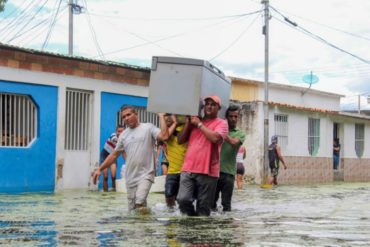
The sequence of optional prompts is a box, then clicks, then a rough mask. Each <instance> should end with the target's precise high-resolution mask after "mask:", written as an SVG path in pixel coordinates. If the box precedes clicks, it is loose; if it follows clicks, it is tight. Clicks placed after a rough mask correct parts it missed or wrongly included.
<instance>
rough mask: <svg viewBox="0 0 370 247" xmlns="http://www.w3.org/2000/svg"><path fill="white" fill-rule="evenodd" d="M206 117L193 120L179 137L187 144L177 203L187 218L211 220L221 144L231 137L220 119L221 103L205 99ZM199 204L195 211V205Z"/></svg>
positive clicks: (188, 122)
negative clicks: (195, 217)
mask: <svg viewBox="0 0 370 247" xmlns="http://www.w3.org/2000/svg"><path fill="white" fill-rule="evenodd" d="M204 103H205V105H204V109H203V110H204V117H203V118H202V119H201V118H199V117H198V116H192V117H190V118H188V119H187V121H186V123H185V126H184V128H183V130H182V132H181V133H180V135H179V136H178V142H179V144H181V143H185V142H186V141H188V149H187V152H186V155H185V160H184V164H183V167H182V172H181V178H180V188H179V192H178V195H177V201H178V203H179V206H180V211H181V213H183V214H187V215H188V216H196V215H198V216H209V215H210V213H211V207H212V203H213V200H214V196H215V190H216V186H217V180H218V177H219V174H220V150H221V144H222V142H223V140H224V138H225V136H226V135H227V133H228V125H227V122H226V121H225V120H223V119H221V118H218V117H217V114H218V112H219V110H220V109H221V100H220V98H219V97H218V96H216V95H212V96H208V97H206V98H205V99H204ZM194 199H196V200H197V205H196V209H195V208H194V205H193V201H194Z"/></svg>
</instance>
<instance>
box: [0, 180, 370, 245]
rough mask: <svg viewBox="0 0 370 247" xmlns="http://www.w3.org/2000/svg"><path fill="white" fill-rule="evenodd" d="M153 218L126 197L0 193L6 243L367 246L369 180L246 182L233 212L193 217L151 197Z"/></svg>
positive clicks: (0, 229)
mask: <svg viewBox="0 0 370 247" xmlns="http://www.w3.org/2000/svg"><path fill="white" fill-rule="evenodd" d="M149 206H150V207H151V209H152V213H151V214H150V215H141V216H138V215H130V214H129V213H128V212H127V201H126V195H125V194H121V193H98V192H86V191H67V192H62V193H55V194H26V195H4V194H3V195H0V245H7V246H55V245H58V246H71V245H77V246H192V245H194V246H370V209H369V208H370V183H336V184H321V185H306V186H293V185H284V186H279V187H276V188H273V189H261V188H260V187H258V186H248V187H246V188H244V190H243V191H236V192H235V194H234V198H233V211H232V212H231V213H226V214H221V213H213V214H212V216H211V217H209V218H189V217H184V216H181V215H180V213H179V212H178V211H175V212H169V211H167V209H166V207H165V204H164V195H163V194H150V195H149Z"/></svg>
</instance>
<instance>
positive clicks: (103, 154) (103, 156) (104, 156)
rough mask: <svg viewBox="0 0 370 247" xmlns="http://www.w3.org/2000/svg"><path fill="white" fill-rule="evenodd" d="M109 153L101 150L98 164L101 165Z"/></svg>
mask: <svg viewBox="0 0 370 247" xmlns="http://www.w3.org/2000/svg"><path fill="white" fill-rule="evenodd" d="M109 154H110V153H108V152H107V150H105V149H103V150H102V151H101V153H100V163H103V162H104V160H105V159H106V158H107V157H108V156H109Z"/></svg>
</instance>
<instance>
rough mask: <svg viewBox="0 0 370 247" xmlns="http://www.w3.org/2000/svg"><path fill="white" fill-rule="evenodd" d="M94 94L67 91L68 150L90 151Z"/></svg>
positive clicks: (66, 147)
mask: <svg viewBox="0 0 370 247" xmlns="http://www.w3.org/2000/svg"><path fill="white" fill-rule="evenodd" d="M91 100H92V93H91V92H86V91H82V90H73V89H67V91H66V116H65V145H64V148H65V149H66V150H88V148H89V138H90V135H89V133H90V128H91Z"/></svg>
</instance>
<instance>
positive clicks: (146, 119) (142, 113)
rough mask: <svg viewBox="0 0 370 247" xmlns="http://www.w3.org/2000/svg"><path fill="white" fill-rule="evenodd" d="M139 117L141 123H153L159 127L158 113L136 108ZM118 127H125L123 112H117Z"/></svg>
mask: <svg viewBox="0 0 370 247" xmlns="http://www.w3.org/2000/svg"><path fill="white" fill-rule="evenodd" d="M134 108H135V110H136V112H137V114H138V117H139V121H140V122H141V123H152V124H154V125H155V126H157V127H159V117H158V115H157V114H156V113H152V112H147V111H146V108H145V107H139V106H134ZM116 119H117V120H116V126H117V125H124V123H123V120H122V116H121V110H119V111H118V112H117V118H116Z"/></svg>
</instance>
